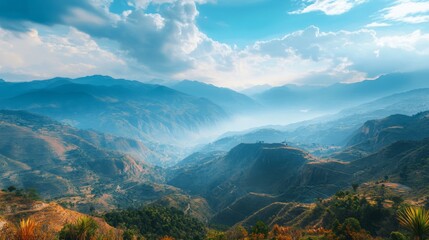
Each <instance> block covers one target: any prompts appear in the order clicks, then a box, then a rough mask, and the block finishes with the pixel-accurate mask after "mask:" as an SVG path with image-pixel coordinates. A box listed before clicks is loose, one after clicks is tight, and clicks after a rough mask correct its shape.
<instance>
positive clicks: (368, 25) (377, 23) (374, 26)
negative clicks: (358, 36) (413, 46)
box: [365, 22, 391, 28]
mask: <svg viewBox="0 0 429 240" xmlns="http://www.w3.org/2000/svg"><path fill="white" fill-rule="evenodd" d="M389 26H391V24H389V23H385V22H372V23H369V24H367V25H365V27H367V28H378V27H389Z"/></svg>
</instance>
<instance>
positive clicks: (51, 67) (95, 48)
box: [0, 28, 126, 79]
mask: <svg viewBox="0 0 429 240" xmlns="http://www.w3.org/2000/svg"><path fill="white" fill-rule="evenodd" d="M120 68H124V69H125V68H126V63H125V62H124V61H123V60H121V59H120V58H119V57H118V56H116V55H115V54H113V53H111V52H109V51H106V50H103V49H102V48H100V46H99V45H98V44H97V43H96V42H95V41H94V40H92V39H91V37H90V36H89V35H87V34H84V33H82V32H79V31H77V30H75V29H73V28H70V29H69V30H68V32H67V33H66V34H64V35H47V36H41V35H40V34H39V32H38V31H37V30H35V29H31V30H30V31H29V32H25V33H14V32H11V31H8V30H4V29H1V28H0V73H1V75H2V76H9V77H11V78H15V79H35V78H49V77H55V76H69V77H76V76H82V75H88V74H96V73H106V74H112V75H117V72H115V71H116V70H119V69H120Z"/></svg>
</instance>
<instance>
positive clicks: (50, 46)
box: [0, 0, 429, 89]
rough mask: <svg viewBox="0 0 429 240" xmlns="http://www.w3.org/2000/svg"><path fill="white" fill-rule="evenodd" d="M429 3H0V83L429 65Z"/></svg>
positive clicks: (218, 78) (238, 78)
mask: <svg viewBox="0 0 429 240" xmlns="http://www.w3.org/2000/svg"><path fill="white" fill-rule="evenodd" d="M428 63H429V0H67V1H58V0H14V1H11V0H0V78H3V79H5V80H7V81H25V80H33V79H47V78H52V77H57V76H62V77H80V76H87V75H93V74H102V75H110V76H113V77H117V78H126V79H134V80H141V81H149V80H152V79H162V80H182V79H190V80H198V81H203V82H206V83H211V84H215V85H218V86H225V87H231V88H234V89H244V88H248V87H252V86H257V85H265V84H269V85H272V86H279V85H284V84H299V85H304V84H306V85H328V84H333V83H337V82H356V81H361V80H364V79H374V78H376V77H377V76H380V75H382V74H387V73H392V72H409V71H416V70H422V69H426V68H429V64H428Z"/></svg>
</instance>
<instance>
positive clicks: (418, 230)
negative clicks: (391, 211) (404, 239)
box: [398, 207, 429, 240]
mask: <svg viewBox="0 0 429 240" xmlns="http://www.w3.org/2000/svg"><path fill="white" fill-rule="evenodd" d="M398 221H399V223H400V224H401V225H402V226H403V227H404V228H406V229H408V230H409V231H411V234H412V235H413V237H414V239H416V240H423V238H424V236H425V235H427V234H428V233H429V212H428V211H426V210H425V209H423V208H420V207H406V208H404V209H402V210H400V211H399V212H398Z"/></svg>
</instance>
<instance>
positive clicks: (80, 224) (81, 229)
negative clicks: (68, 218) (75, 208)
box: [59, 217, 98, 240]
mask: <svg viewBox="0 0 429 240" xmlns="http://www.w3.org/2000/svg"><path fill="white" fill-rule="evenodd" d="M97 229H98V224H97V223H96V222H95V221H94V219H92V218H90V217H82V218H79V219H78V220H77V221H76V222H75V223H73V224H72V223H69V224H66V225H65V226H64V227H63V229H62V230H61V232H60V234H59V238H60V240H76V239H78V240H89V239H91V238H93V237H94V236H95V234H96V231H97Z"/></svg>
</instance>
